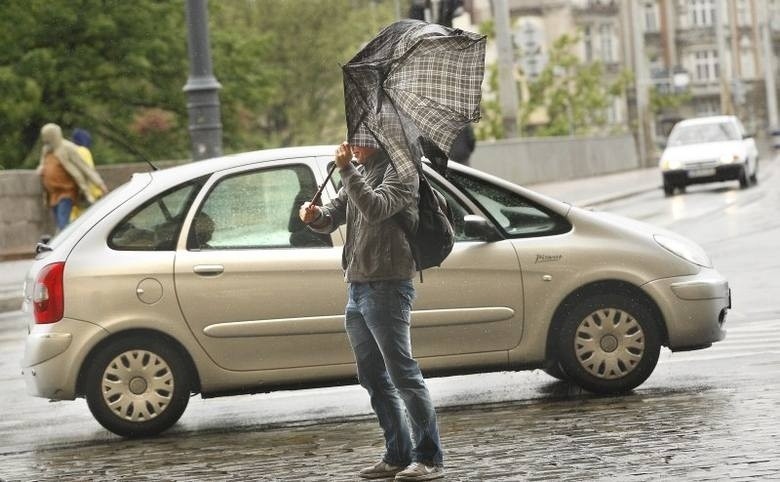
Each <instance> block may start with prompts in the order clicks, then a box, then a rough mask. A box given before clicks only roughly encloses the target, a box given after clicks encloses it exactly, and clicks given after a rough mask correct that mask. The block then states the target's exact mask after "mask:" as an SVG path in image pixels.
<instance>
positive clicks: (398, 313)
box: [363, 280, 444, 465]
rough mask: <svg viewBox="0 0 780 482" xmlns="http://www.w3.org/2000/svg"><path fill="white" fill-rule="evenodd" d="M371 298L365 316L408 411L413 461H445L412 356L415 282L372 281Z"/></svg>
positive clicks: (432, 411)
mask: <svg viewBox="0 0 780 482" xmlns="http://www.w3.org/2000/svg"><path fill="white" fill-rule="evenodd" d="M368 300H369V303H367V306H366V309H365V310H363V316H364V319H365V322H366V325H367V326H368V328H369V329H370V330H371V333H372V334H373V338H374V339H375V340H376V343H377V345H378V347H379V350H380V351H381V353H382V357H383V358H384V362H385V365H386V368H387V372H388V373H389V375H390V379H391V381H392V383H393V385H394V386H395V388H396V389H397V390H398V393H399V394H400V396H401V398H402V399H403V401H404V404H405V405H406V410H407V412H408V413H409V417H410V419H411V422H412V431H413V433H414V443H415V447H414V455H413V457H414V461H415V462H422V463H424V464H426V465H443V462H444V455H443V453H442V450H441V442H440V440H439V429H438V424H437V422H436V411H435V409H434V407H433V401H432V400H431V396H430V393H429V392H428V387H427V386H426V385H425V381H424V380H423V377H422V373H421V372H420V367H419V365H418V364H417V361H416V360H415V359H414V358H413V357H412V346H411V336H410V319H411V310H412V301H413V300H414V285H413V283H412V281H411V280H408V281H383V282H377V283H371V286H370V297H369V298H368Z"/></svg>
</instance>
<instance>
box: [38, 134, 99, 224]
mask: <svg viewBox="0 0 780 482" xmlns="http://www.w3.org/2000/svg"><path fill="white" fill-rule="evenodd" d="M41 141H42V143H43V147H42V149H41V160H40V163H39V164H38V168H37V169H36V172H37V173H38V175H39V176H40V177H41V182H42V184H43V188H44V191H45V194H46V204H47V205H48V206H49V207H50V208H51V210H52V214H53V215H54V220H55V222H56V225H57V230H58V231H60V230H62V229H64V228H65V226H67V225H68V223H69V222H70V213H71V210H72V209H73V206H74V205H75V204H76V203H77V202H78V200H79V197H80V196H83V197H84V199H86V200H87V202H89V203H93V202H95V199H96V197H95V196H94V195H93V191H92V190H91V189H90V182H91V183H93V184H94V185H95V186H97V187H98V188H99V190H100V194H101V195H102V194H105V193H106V192H107V191H108V189H107V188H106V185H105V183H104V182H103V179H102V178H101V177H100V174H98V172H97V171H96V170H95V169H94V168H92V167H90V166H89V165H88V164H87V163H86V162H85V161H84V159H83V158H82V157H81V155H80V154H79V152H78V149H77V148H76V145H75V144H74V143H72V142H70V141H69V140H67V139H64V138H63V137H62V129H61V128H60V126H58V125H57V124H46V125H44V126H43V127H42V128H41Z"/></svg>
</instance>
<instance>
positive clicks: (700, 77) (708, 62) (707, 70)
mask: <svg viewBox="0 0 780 482" xmlns="http://www.w3.org/2000/svg"><path fill="white" fill-rule="evenodd" d="M693 64H694V73H695V79H696V80H697V81H699V82H713V81H715V80H718V78H719V72H718V51H717V50H699V51H698V52H695V53H694V54H693Z"/></svg>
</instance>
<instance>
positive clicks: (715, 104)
mask: <svg viewBox="0 0 780 482" xmlns="http://www.w3.org/2000/svg"><path fill="white" fill-rule="evenodd" d="M695 106H696V115H697V116H700V117H701V116H710V115H718V114H720V99H701V100H699V101H697V102H696V103H695Z"/></svg>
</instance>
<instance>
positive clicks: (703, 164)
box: [685, 159, 720, 169]
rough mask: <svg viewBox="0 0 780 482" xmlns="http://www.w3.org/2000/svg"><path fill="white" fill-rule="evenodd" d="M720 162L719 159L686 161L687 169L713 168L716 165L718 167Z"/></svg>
mask: <svg viewBox="0 0 780 482" xmlns="http://www.w3.org/2000/svg"><path fill="white" fill-rule="evenodd" d="M718 164H720V160H719V159H703V160H701V161H693V162H686V163H685V168H686V169H711V168H714V167H718Z"/></svg>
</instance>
